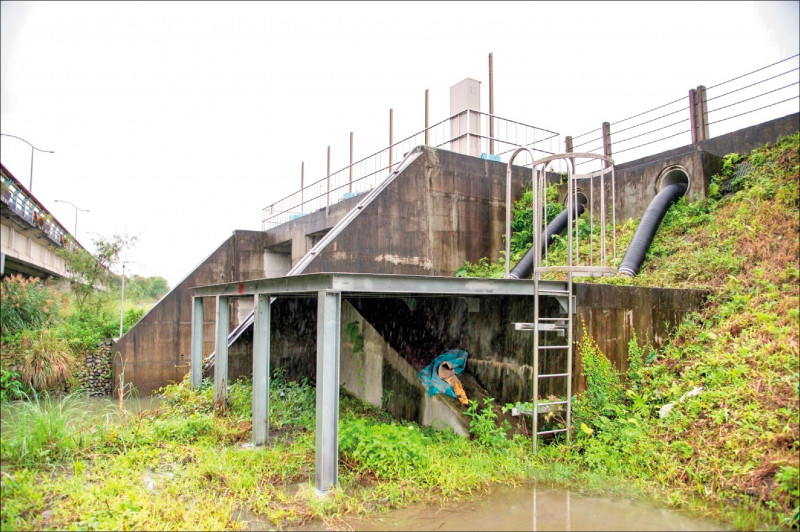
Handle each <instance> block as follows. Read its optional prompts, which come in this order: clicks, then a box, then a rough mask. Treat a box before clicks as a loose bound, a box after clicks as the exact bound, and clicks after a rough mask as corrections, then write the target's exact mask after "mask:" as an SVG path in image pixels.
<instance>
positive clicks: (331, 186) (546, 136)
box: [262, 110, 561, 231]
mask: <svg viewBox="0 0 800 532" xmlns="http://www.w3.org/2000/svg"><path fill="white" fill-rule="evenodd" d="M490 120H491V121H493V123H492V125H493V131H494V135H493V137H490V136H489V135H488V134H485V133H484V132H488V131H489V130H490V128H489V121H490ZM420 145H427V146H431V147H434V148H440V149H445V150H450V151H456V152H458V153H466V154H469V155H473V156H476V157H477V156H480V157H483V158H486V159H491V160H494V161H500V162H507V161H508V157H509V156H510V155H511V153H512V152H513V151H514V150H515V149H516V148H518V147H520V146H526V147H529V148H531V150H532V151H534V152H535V153H541V154H542V156H544V155H552V154H554V153H557V152H559V151H560V149H561V142H560V136H559V134H558V133H556V132H554V131H550V130H547V129H542V128H538V127H534V126H531V125H528V124H523V123H521V122H517V121H514V120H509V119H506V118H501V117H498V116H493V115H489V114H486V113H482V112H480V111H473V110H466V111H462V112H461V113H458V114H456V115H453V116H451V117H449V118H446V119H445V120H442V121H441V122H438V123H436V124H434V125H432V126H429V127H427V128H426V129H423V130H422V131H419V132H417V133H414V134H413V135H410V136H408V137H406V138H404V139H402V140H400V141H398V142H395V143H394V144H392V145H391V146H389V147H387V148H384V149H383V150H381V151H378V152H376V153H373V154H372V155H369V156H367V157H365V158H363V159H361V160H358V161H354V162H353V163H352V164H349V165H347V166H345V167H344V168H342V169H340V170H338V171H335V172H333V173H331V174H330V175H328V176H325V177H323V178H321V179H318V180H317V181H314V182H313V183H311V184H309V185H307V186H304V187H302V188H301V190H299V191H297V192H294V193H292V194H290V195H288V196H286V197H284V198H282V199H280V200H278V201H277V202H275V203H273V204H272V205H269V206H267V207H265V208H264V209H263V218H262V230H264V231H266V230H267V229H271V228H273V227H276V226H278V225H280V224H283V223H286V222H288V221H290V220H293V219H295V218H299V217H301V216H305V215H306V214H309V213H312V212H316V211H319V210H321V209H327V208H330V206H331V205H334V204H336V203H339V202H341V201H343V200H346V199H348V198H352V197H355V196H358V195H361V194H364V193H366V192H368V191H370V190H372V189H373V188H375V187H376V186H377V185H378V184H379V183H381V182H382V181H383V180H384V179H386V178H387V177H388V176H389V175H390V174H391V173H392V172H393V171H394V170H396V169H397V167H398V166H399V165H400V163H401V162H402V160H403V158H404V157H405V156H406V154H407V153H408V152H410V151H411V150H413V149H414V148H415V147H417V146H420ZM492 152H494V153H492ZM532 162H533V161H525V160H523V161H520V163H519V164H520V165H526V164H527V165H530V164H531V163H532Z"/></svg>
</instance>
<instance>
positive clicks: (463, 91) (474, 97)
mask: <svg viewBox="0 0 800 532" xmlns="http://www.w3.org/2000/svg"><path fill="white" fill-rule="evenodd" d="M480 110H481V82H480V81H477V80H474V79H472V78H467V79H465V80H463V81H461V82H459V83H456V84H455V85H453V86H452V87H450V117H451V118H450V138H451V139H452V143H451V148H450V149H451V150H452V151H455V152H457V153H463V154H465V155H471V156H473V157H480V155H481V138H480V134H481V116H480Z"/></svg>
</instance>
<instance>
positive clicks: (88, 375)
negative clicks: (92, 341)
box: [79, 340, 114, 397]
mask: <svg viewBox="0 0 800 532" xmlns="http://www.w3.org/2000/svg"><path fill="white" fill-rule="evenodd" d="M113 357H114V343H113V342H112V341H111V340H103V341H102V342H100V345H98V346H97V349H95V350H94V352H92V353H89V354H88V355H86V362H85V366H84V367H83V368H82V370H83V371H81V375H80V377H79V380H80V383H81V385H82V387H83V389H84V390H86V394H87V395H89V396H90V397H96V396H102V395H111V392H112V391H113V389H114V374H113V371H112V369H111V361H112V359H113Z"/></svg>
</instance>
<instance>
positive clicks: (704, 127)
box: [697, 85, 708, 140]
mask: <svg viewBox="0 0 800 532" xmlns="http://www.w3.org/2000/svg"><path fill="white" fill-rule="evenodd" d="M697 131H698V133H699V134H700V140H706V139H707V138H708V102H707V101H706V88H705V86H703V85H698V87H697Z"/></svg>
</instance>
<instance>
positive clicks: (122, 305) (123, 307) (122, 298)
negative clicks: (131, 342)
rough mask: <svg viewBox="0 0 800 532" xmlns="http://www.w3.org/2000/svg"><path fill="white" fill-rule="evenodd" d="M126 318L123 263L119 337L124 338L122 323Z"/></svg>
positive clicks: (123, 267)
mask: <svg viewBox="0 0 800 532" xmlns="http://www.w3.org/2000/svg"><path fill="white" fill-rule="evenodd" d="M124 317H125V262H123V263H122V291H121V294H120V300H119V337H120V338H122V322H123V318H124Z"/></svg>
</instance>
